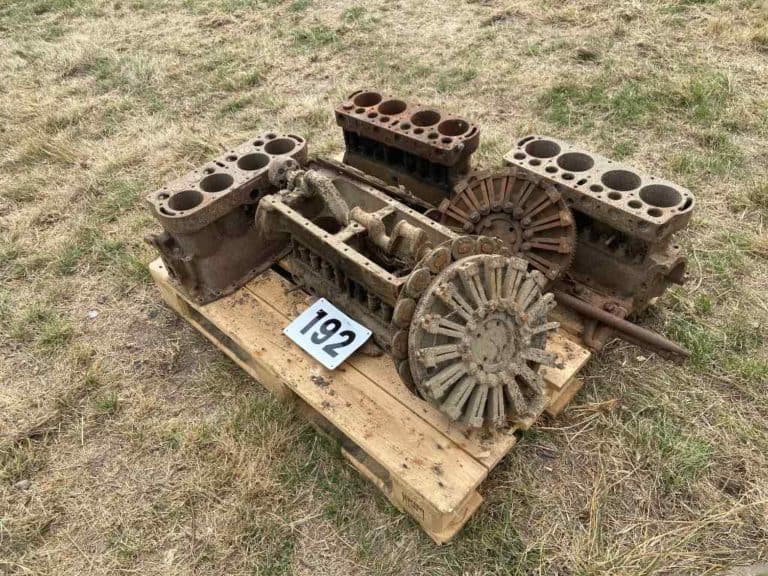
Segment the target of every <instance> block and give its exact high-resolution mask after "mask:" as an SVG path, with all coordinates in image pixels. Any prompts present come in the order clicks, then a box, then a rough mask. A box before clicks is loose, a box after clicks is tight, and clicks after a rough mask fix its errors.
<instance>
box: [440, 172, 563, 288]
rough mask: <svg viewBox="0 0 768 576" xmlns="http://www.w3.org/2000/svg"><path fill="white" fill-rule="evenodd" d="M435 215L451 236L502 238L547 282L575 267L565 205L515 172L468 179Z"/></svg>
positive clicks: (544, 185) (549, 188)
mask: <svg viewBox="0 0 768 576" xmlns="http://www.w3.org/2000/svg"><path fill="white" fill-rule="evenodd" d="M438 212H439V214H440V221H441V222H442V223H443V224H445V225H447V226H449V227H451V228H453V229H455V230H460V231H461V232H463V233H466V234H482V235H485V236H492V237H496V238H500V239H501V240H502V241H503V242H504V243H505V244H506V245H507V246H508V247H509V249H510V250H511V252H512V253H513V254H516V255H519V256H521V257H522V258H525V259H526V260H527V261H528V263H529V264H530V266H531V269H533V270H538V271H539V272H541V273H542V274H544V276H545V277H546V278H547V279H548V280H550V281H554V280H556V279H557V278H559V277H560V276H561V275H562V274H563V273H564V272H565V271H566V270H567V269H568V267H569V266H570V265H571V262H572V261H573V255H574V252H575V249H576V226H575V223H574V220H573V215H572V214H571V210H570V209H569V208H568V206H567V205H566V203H565V200H564V199H563V197H562V196H561V194H560V192H558V190H557V188H556V187H555V186H554V185H553V184H551V183H549V182H546V181H544V180H540V179H538V178H536V177H535V176H533V175H531V174H527V173H523V172H521V171H518V170H517V169H516V168H515V167H509V168H501V169H495V170H488V171H485V172H478V173H474V174H472V175H470V176H468V177H467V178H466V179H464V180H462V181H461V182H460V183H459V184H457V185H456V187H455V189H454V193H453V195H452V196H451V197H450V198H448V199H446V200H444V201H443V203H442V204H440V206H439V208H438Z"/></svg>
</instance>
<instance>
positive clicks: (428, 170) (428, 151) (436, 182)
mask: <svg viewBox="0 0 768 576" xmlns="http://www.w3.org/2000/svg"><path fill="white" fill-rule="evenodd" d="M336 123H337V124H338V125H339V126H341V128H342V129H343V131H344V143H345V145H346V152H345V154H344V163H345V164H349V165H350V166H355V167H356V168H359V169H360V170H362V171H364V172H366V173H368V174H372V175H373V176H376V177H378V178H380V179H382V180H383V181H385V182H387V183H389V184H393V185H403V186H405V188H407V189H408V190H410V191H411V192H413V193H415V194H416V195H417V196H419V197H421V198H423V199H424V200H426V201H427V202H429V203H431V204H438V203H439V202H440V201H441V200H442V199H443V198H444V197H445V196H446V195H448V194H450V192H451V189H452V188H453V186H454V185H456V184H457V183H458V182H459V180H460V179H461V178H462V177H464V176H465V175H466V174H467V173H468V172H469V170H470V156H471V155H472V153H473V152H474V151H475V150H476V149H477V144H478V142H479V140H480V128H479V127H478V126H477V124H473V123H471V122H469V121H468V120H465V119H463V118H460V117H458V116H453V115H450V114H447V113H446V112H443V111H441V110H437V109H435V108H432V107H425V106H416V105H413V104H409V103H407V102H406V101H404V100H401V99H398V98H394V97H391V96H386V95H382V94H381V93H380V92H376V91H372V90H367V91H362V90H361V91H357V92H353V93H352V94H350V95H349V97H348V98H347V100H345V101H344V102H342V103H341V104H340V105H339V106H337V107H336Z"/></svg>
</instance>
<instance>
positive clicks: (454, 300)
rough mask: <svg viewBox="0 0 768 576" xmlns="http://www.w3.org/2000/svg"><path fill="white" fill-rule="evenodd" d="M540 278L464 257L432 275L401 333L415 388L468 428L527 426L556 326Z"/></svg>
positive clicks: (495, 260) (495, 261) (516, 266)
mask: <svg viewBox="0 0 768 576" xmlns="http://www.w3.org/2000/svg"><path fill="white" fill-rule="evenodd" d="M544 283H545V279H544V278H543V276H542V275H541V274H540V273H538V272H536V271H534V272H529V271H528V264H527V262H526V261H524V260H522V259H520V258H516V257H508V256H503V255H500V254H475V255H470V256H467V257H464V258H461V259H458V260H457V261H455V262H453V263H452V264H450V265H448V266H447V267H446V268H445V269H443V270H442V271H441V272H440V273H439V274H437V275H436V276H435V277H434V279H433V281H432V282H431V284H430V285H429V287H428V288H427V289H426V290H425V291H424V293H423V294H422V296H421V297H420V299H419V301H418V304H417V306H416V310H415V312H414V314H413V320H412V322H411V325H410V329H409V334H408V349H409V364H410V374H411V377H412V378H413V382H414V384H415V386H416V388H417V389H418V391H419V392H420V394H421V395H422V396H423V397H424V398H426V399H427V400H429V401H430V402H432V403H433V404H435V405H436V406H438V407H439V409H440V410H441V411H442V412H444V413H445V414H446V415H448V417H449V418H451V419H452V420H461V421H462V422H463V423H464V424H465V425H467V426H469V427H474V428H479V427H482V426H483V425H489V426H492V427H500V426H506V425H508V424H510V423H514V424H516V425H518V426H526V425H530V423H531V422H532V421H533V419H535V418H536V417H537V416H538V415H539V414H540V413H541V411H542V410H543V409H544V405H545V396H544V384H543V381H542V379H541V376H540V375H539V374H538V367H539V365H541V364H546V365H552V364H554V356H553V355H551V354H550V353H548V352H546V351H545V350H544V348H545V346H546V341H547V335H548V333H549V332H550V331H552V330H555V329H556V328H557V326H558V324H557V323H556V322H547V314H548V313H549V312H550V311H551V310H552V308H553V307H554V305H555V303H554V298H553V297H552V295H551V294H546V295H542V293H541V287H542V286H543V284H544Z"/></svg>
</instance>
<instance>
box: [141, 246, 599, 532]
mask: <svg viewBox="0 0 768 576" xmlns="http://www.w3.org/2000/svg"><path fill="white" fill-rule="evenodd" d="M150 272H151V274H152V277H153V278H154V280H155V283H156V284H157V286H158V288H159V289H160V293H161V294H162V296H163V299H164V300H165V301H166V303H167V304H168V305H169V306H170V307H171V308H173V309H174V310H175V311H176V312H178V313H179V314H180V315H181V316H182V317H184V319H185V320H187V321H188V322H189V323H190V324H191V325H192V326H193V327H194V328H195V329H197V330H198V331H199V332H200V333H202V334H203V335H205V336H206V337H207V338H208V339H209V340H211V341H212V342H213V343H214V344H215V345H216V346H217V347H218V348H220V349H221V350H222V351H223V352H224V353H225V354H227V355H228V356H229V357H230V358H231V359H232V360H234V361H235V362H236V363H237V364H238V365H240V366H241V367H242V368H243V369H244V370H245V371H246V372H248V373H249V374H250V375H251V376H253V377H254V378H255V379H256V380H258V381H259V382H260V383H261V384H262V385H263V386H265V387H266V388H268V389H269V390H270V391H271V392H272V393H274V394H275V395H277V396H278V397H280V398H281V399H283V400H285V401H289V402H293V403H294V404H296V405H297V407H298V410H299V412H300V413H301V414H302V415H304V416H305V417H306V418H307V419H308V420H309V421H310V422H311V423H312V424H313V425H314V426H315V427H316V428H317V429H318V430H319V431H321V432H322V433H324V434H327V435H330V436H332V437H333V438H335V439H336V440H338V441H339V443H340V445H341V451H342V454H343V455H344V457H345V458H346V459H347V460H348V461H349V462H350V464H352V466H354V467H355V468H356V469H357V470H359V471H360V473H361V474H363V475H364V476H365V477H366V478H368V479H369V480H371V482H373V483H374V484H375V485H376V486H377V487H378V488H379V489H380V490H381V491H382V492H383V493H384V494H385V495H386V496H387V497H388V498H389V499H390V501H392V503H393V504H394V505H395V506H397V507H398V508H399V509H400V510H403V511H405V512H407V513H408V514H410V515H411V516H412V517H413V518H414V519H415V520H416V521H417V522H418V523H419V524H420V525H421V526H422V527H423V529H424V530H425V531H426V532H427V533H428V534H429V535H430V536H431V537H432V538H433V539H434V540H435V541H436V542H438V543H443V542H446V541H448V540H450V539H451V538H452V537H453V536H454V535H455V534H456V533H457V532H458V531H459V530H460V529H461V527H462V526H463V525H464V523H466V521H467V520H468V519H469V518H470V517H471V515H472V513H473V512H474V511H475V510H476V509H477V507H478V506H479V505H480V503H481V502H482V497H481V496H480V494H479V493H478V491H477V489H478V487H479V486H480V484H481V483H482V482H483V480H484V479H485V478H486V476H487V475H488V473H489V472H490V470H492V469H493V467H494V466H496V464H498V463H499V461H500V460H501V459H502V458H503V457H504V456H505V455H506V454H507V453H508V452H509V450H510V449H511V448H512V447H513V446H514V444H515V441H516V436H515V435H514V434H513V433H511V432H510V433H503V434H501V433H499V434H493V435H491V434H482V433H471V434H468V433H466V432H465V431H463V430H462V429H461V428H460V427H458V426H457V425H456V424H453V423H451V422H450V421H449V420H448V419H447V418H446V417H445V416H444V415H443V414H442V413H440V412H439V411H438V410H437V409H436V408H435V407H434V406H432V405H431V404H428V403H427V402H424V401H422V400H421V399H419V398H417V397H416V396H414V395H413V394H412V393H411V392H410V391H408V389H407V388H406V387H405V385H404V384H403V383H402V382H401V381H400V378H399V377H398V375H397V373H396V371H395V367H394V364H393V362H392V360H391V358H390V357H389V356H387V355H383V356H378V357H372V356H366V355H364V354H362V353H361V352H359V351H358V352H356V353H355V354H353V355H352V356H351V357H350V358H349V359H348V360H347V361H346V362H345V363H344V364H342V365H341V366H340V367H339V368H337V369H336V370H333V371H331V370H327V369H325V368H324V367H322V366H321V365H320V364H318V363H317V362H315V361H314V360H313V359H312V358H311V357H310V356H309V355H307V354H306V353H305V352H304V351H303V350H301V349H300V348H299V347H298V346H296V345H295V344H294V343H293V342H291V341H290V340H289V339H288V338H287V337H286V336H284V335H283V328H285V327H286V326H287V325H288V324H289V323H290V321H291V320H293V319H294V318H295V317H296V316H297V315H298V314H300V313H301V312H302V311H303V310H304V309H305V308H306V307H307V306H308V305H309V304H311V302H312V301H313V300H312V297H311V296H309V295H308V294H306V293H304V292H302V291H300V290H298V289H297V288H296V287H295V286H293V285H292V284H290V283H289V282H288V281H287V280H286V279H285V278H283V277H282V276H280V275H279V274H277V273H275V272H273V271H268V272H267V273H265V274H262V275H261V276H260V277H259V278H256V279H255V280H252V281H251V282H249V283H248V284H247V285H246V286H244V287H243V288H241V289H240V290H238V291H237V292H235V293H234V294H231V295H230V296H227V297H225V298H222V299H220V300H217V301H216V302H212V303H210V304H206V305H198V304H194V303H192V302H190V301H189V300H187V299H186V298H185V297H184V295H183V294H182V293H181V292H179V290H178V289H177V287H176V286H175V284H173V283H172V282H171V281H170V280H169V278H168V273H167V271H166V269H165V267H164V266H163V263H162V261H161V260H160V259H158V260H155V261H154V262H152V264H150ZM548 349H549V350H550V351H553V352H556V353H557V354H558V355H559V356H560V358H561V361H562V363H563V364H562V367H560V368H547V369H546V370H545V371H544V373H543V375H544V377H545V380H546V382H547V387H548V394H549V396H550V407H549V408H548V411H549V412H550V413H553V414H556V413H557V412H559V410H562V408H563V407H564V405H565V404H566V403H567V402H568V401H570V399H571V398H572V397H573V395H574V394H575V393H576V392H577V391H578V389H579V388H580V386H581V381H580V379H579V378H578V377H577V376H576V374H577V373H578V371H579V370H580V369H581V367H582V366H583V365H584V364H585V363H586V361H587V360H588V359H589V356H590V353H589V352H588V351H587V350H586V349H585V348H583V347H581V346H580V345H578V344H577V343H576V342H574V341H572V340H570V339H568V338H567V337H566V336H565V335H564V334H563V333H561V332H558V333H556V335H555V337H553V338H551V339H550V344H549V346H548Z"/></svg>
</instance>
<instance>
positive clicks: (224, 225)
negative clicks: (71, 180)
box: [145, 132, 307, 303]
mask: <svg viewBox="0 0 768 576" xmlns="http://www.w3.org/2000/svg"><path fill="white" fill-rule="evenodd" d="M286 155H287V156H288V157H290V158H294V159H295V160H296V161H298V162H300V163H304V162H306V160H307V143H306V141H305V140H304V139H303V138H301V137H300V136H294V135H287V134H286V135H279V134H277V133H275V132H267V133H265V134H262V135H260V136H257V137H256V138H253V139H251V140H248V141H247V142H244V143H243V144H241V145H240V146H237V147H236V148H233V149H232V150H229V151H228V152H226V153H225V154H222V155H221V156H220V157H218V158H216V159H214V160H212V161H211V162H208V163H207V164H205V165H203V166H201V167H200V168H198V169H197V170H193V171H192V172H189V173H188V174H186V175H184V176H182V177H181V178H179V179H178V180H174V181H173V182H170V183H169V184H166V185H165V186H163V187H162V188H160V189H159V190H156V191H154V192H152V193H150V194H149V195H147V197H146V200H147V203H148V204H149V206H150V209H151V210H152V214H153V215H154V216H155V218H156V219H157V220H158V221H159V222H160V224H161V225H162V227H163V232H161V233H160V234H153V235H150V236H147V237H146V238H145V239H146V241H147V242H148V243H149V244H151V245H152V246H154V247H155V248H156V249H157V250H158V252H160V256H161V257H162V259H163V262H164V263H165V266H166V268H167V269H168V272H169V274H170V275H171V277H172V278H173V279H174V280H175V281H176V282H178V283H179V284H180V285H181V286H182V287H183V288H184V290H185V291H186V293H187V294H189V295H190V296H191V297H192V298H193V299H195V300H196V301H198V302H200V303H205V302H210V301H212V300H216V299H217V298H220V297H221V296H224V295H226V294H229V293H231V292H233V291H235V290H236V289H237V288H239V287H240V286H242V285H243V284H245V283H246V282H247V281H248V280H250V279H251V278H253V277H254V276H255V275H256V274H258V273H260V272H263V271H264V269H265V268H268V267H269V265H270V264H265V262H266V261H267V260H268V259H267V258H265V246H263V245H260V244H259V243H258V242H257V241H256V240H257V238H258V234H257V231H256V227H255V224H254V214H255V212H256V205H257V204H258V202H259V200H260V199H261V198H262V197H263V196H265V195H266V194H269V193H271V192H275V191H276V189H275V188H274V187H273V186H272V185H271V184H270V182H269V178H268V171H269V167H270V165H271V164H272V163H273V162H274V161H275V160H276V159H277V158H281V157H285V156H286Z"/></svg>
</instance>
